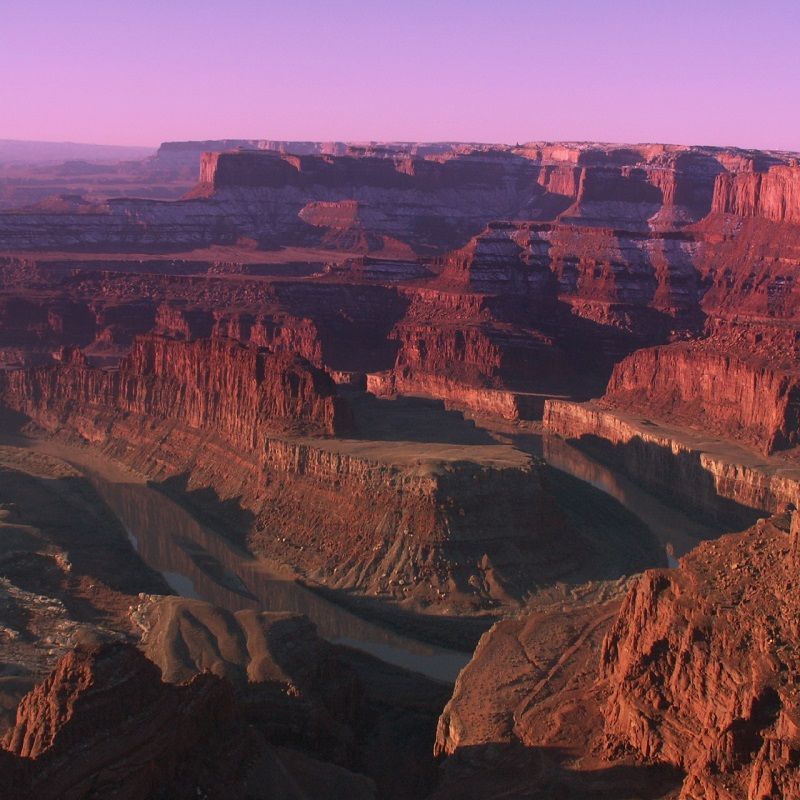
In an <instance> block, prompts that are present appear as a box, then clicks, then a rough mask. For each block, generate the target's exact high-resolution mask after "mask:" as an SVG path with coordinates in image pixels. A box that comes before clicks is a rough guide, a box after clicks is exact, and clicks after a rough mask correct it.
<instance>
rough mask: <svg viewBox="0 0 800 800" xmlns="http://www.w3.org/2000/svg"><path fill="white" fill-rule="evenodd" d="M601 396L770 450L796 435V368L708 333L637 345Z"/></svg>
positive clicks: (799, 401) (799, 397)
mask: <svg viewBox="0 0 800 800" xmlns="http://www.w3.org/2000/svg"><path fill="white" fill-rule="evenodd" d="M603 400H604V402H605V403H606V404H608V405H610V406H612V407H613V408H619V409H623V410H626V411H633V412H636V413H640V414H647V415H652V417H653V418H654V419H658V420H662V421H665V422H668V423H672V424H677V425H684V426H691V427H695V428H696V427H700V428H702V429H703V430H706V431H708V432H710V433H714V434H716V435H718V436H721V437H722V438H727V439H736V440H740V441H742V442H744V443H746V444H748V445H751V446H755V447H757V448H758V449H759V450H761V451H762V452H764V453H765V454H767V455H769V454H771V453H773V452H775V451H776V450H785V449H787V448H792V447H795V446H796V445H797V444H798V443H799V441H798V437H799V435H800V371H799V370H798V369H797V367H796V365H795V364H791V363H788V364H784V365H781V364H780V363H779V362H777V363H776V361H775V359H774V358H773V359H770V358H769V357H765V356H762V355H759V354H758V353H755V352H753V351H751V350H749V349H748V350H740V349H734V348H731V347H729V346H726V343H725V342H724V341H722V342H719V341H715V339H714V337H712V338H711V339H706V340H701V341H698V342H682V343H679V344H672V345H666V346H663V347H652V348H648V349H644V350H638V351H636V352H635V353H633V354H631V355H630V356H628V357H627V358H625V359H623V360H622V361H621V362H620V363H618V364H617V365H616V367H615V368H614V371H613V372H612V374H611V379H610V380H609V383H608V387H607V389H606V393H605V395H604V398H603Z"/></svg>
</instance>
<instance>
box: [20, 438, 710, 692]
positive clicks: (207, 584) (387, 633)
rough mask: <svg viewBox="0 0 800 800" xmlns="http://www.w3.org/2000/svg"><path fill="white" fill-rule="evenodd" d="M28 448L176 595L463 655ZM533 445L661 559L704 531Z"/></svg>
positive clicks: (148, 498)
mask: <svg viewBox="0 0 800 800" xmlns="http://www.w3.org/2000/svg"><path fill="white" fill-rule="evenodd" d="M34 446H36V447H37V449H42V450H44V451H47V452H50V453H51V454H52V455H57V456H59V457H61V458H64V459H65V460H67V461H69V462H70V463H72V464H73V465H74V466H75V467H77V468H79V469H80V470H81V471H82V472H83V473H84V474H85V475H86V477H87V478H88V479H89V480H90V481H91V483H92V485H93V486H94V487H95V489H96V490H97V492H98V493H99V494H100V495H101V496H102V497H103V499H104V500H105V502H106V503H107V504H108V506H109V507H110V508H111V509H112V511H113V512H114V513H115V514H116V516H117V517H118V518H119V520H120V521H121V523H122V525H123V526H124V527H125V530H126V531H127V533H128V536H129V538H130V540H131V542H132V544H133V545H134V547H135V548H136V550H137V551H138V553H139V554H140V555H141V556H142V558H143V559H144V561H145V562H146V563H147V564H148V565H150V566H151V567H152V568H154V569H156V570H158V571H159V572H161V573H162V575H163V576H164V577H165V579H166V580H167V582H168V583H169V584H170V586H171V587H172V588H173V589H174V591H175V592H176V593H178V594H181V595H183V596H186V597H195V598H201V599H203V600H207V601H209V602H212V603H215V604H216V605H219V606H221V607H223V608H226V609H229V610H232V611H236V610H238V609H243V608H260V609H264V610H269V611H292V612H297V613H301V614H305V615H306V616H308V617H309V619H311V620H312V621H313V622H314V624H315V625H316V626H317V629H318V631H319V633H320V635H321V636H323V637H324V638H326V639H328V640H329V641H332V642H335V643H341V644H346V645H349V646H351V647H354V648H357V649H360V650H362V651H365V652H367V653H370V654H371V655H373V656H375V657H377V658H380V659H382V660H384V661H386V662H389V663H391V664H395V665H397V666H401V667H405V668H408V669H412V670H414V671H416V672H420V673H422V674H424V675H426V676H428V677H430V678H433V679H435V680H439V681H443V682H448V683H450V682H453V681H454V680H455V678H456V676H457V675H458V673H459V671H460V670H461V668H462V667H463V666H464V665H465V664H466V663H467V662H468V661H469V658H470V654H469V653H465V652H458V651H455V650H448V649H446V648H441V647H435V646H432V645H430V644H426V643H423V642H420V641H417V640H415V639H412V638H409V637H406V636H402V635H400V634H398V633H396V632H394V631H392V630H390V629H388V628H386V627H383V626H382V625H380V624H376V623H373V622H369V621H367V620H365V619H363V618H361V617H359V616H357V615H355V614H353V613H351V612H349V611H348V610H347V609H345V608H343V607H341V606H339V605H337V604H335V603H332V602H329V601H327V600H326V599H324V598H322V597H320V596H319V595H318V594H316V593H315V592H313V591H310V590H309V589H307V588H305V587H304V586H302V585H301V584H299V583H297V582H296V581H294V580H293V579H292V578H291V576H289V575H283V574H281V573H280V571H278V570H276V569H274V568H270V567H269V566H267V565H266V564H265V562H263V561H262V560H260V559H256V558H253V557H252V556H250V555H249V554H247V553H245V552H243V551H241V550H239V549H237V548H236V547H235V546H234V545H233V544H232V543H230V542H229V541H228V540H227V539H225V538H224V537H222V536H220V535H219V534H217V533H215V532H214V531H212V530H210V529H209V528H207V527H206V526H204V525H203V524H201V523H200V522H199V521H198V520H197V519H195V518H194V517H193V516H192V514H191V513H189V512H188V511H187V510H186V509H184V508H183V507H182V506H181V505H179V504H178V503H176V502H175V501H173V500H172V499H170V498H169V497H167V496H166V495H164V494H163V493H162V492H160V491H158V490H157V489H154V488H151V487H150V486H148V485H147V484H146V483H144V482H142V481H141V480H139V479H137V478H134V477H132V475H131V474H130V473H128V472H127V471H126V470H124V469H122V468H121V467H119V466H118V465H117V464H114V463H113V462H110V461H109V460H107V459H104V458H103V457H101V456H98V455H97V454H96V453H94V452H92V451H90V450H88V449H84V448H78V447H69V446H65V445H60V444H55V443H53V442H49V443H46V442H39V443H38V444H37V445H34ZM538 447H539V448H540V455H541V456H542V457H544V458H545V460H546V461H547V462H548V463H549V464H550V465H551V466H552V467H554V468H555V469H558V470H561V471H563V472H566V473H568V474H570V475H572V476H574V477H576V478H579V479H580V480H582V481H585V482H586V483H588V484H591V485H592V486H594V487H595V488H598V489H600V490H602V491H603V492H605V493H607V494H609V495H611V496H612V497H614V498H615V499H616V500H617V501H619V502H620V503H621V504H623V505H624V506H625V507H626V508H628V510H630V511H631V512H632V513H634V514H635V515H636V516H638V517H639V518H640V519H641V520H642V521H643V522H644V523H645V524H647V525H648V527H650V529H651V531H652V532H653V534H654V535H655V536H656V537H657V538H658V539H659V540H660V541H661V542H662V544H663V546H664V548H665V551H666V553H667V558H668V561H669V562H670V564H673V565H674V564H675V563H676V558H677V557H679V556H680V555H682V554H683V553H685V552H686V551H688V550H689V549H691V548H692V547H693V546H694V545H695V544H696V543H697V541H699V540H700V539H702V538H705V537H707V536H709V535H712V532H711V531H710V530H709V529H708V528H705V527H703V526H701V525H699V524H698V523H696V522H694V521H692V520H691V519H690V518H689V517H687V516H685V515H683V514H681V513H680V512H678V511H676V510H674V509H671V508H669V507H667V506H666V505H664V504H663V503H661V502H660V501H658V500H657V499H656V498H654V497H652V496H650V495H648V494H647V493H646V492H644V491H642V490H641V489H639V488H637V487H636V486H635V485H633V484H632V483H631V482H630V481H628V480H626V479H625V478H624V477H622V476H620V475H618V474H616V473H615V472H614V471H613V470H611V469H609V468H607V467H604V466H602V465H601V464H599V463H598V462H596V461H594V460H593V459H591V458H590V457H588V456H586V455H584V454H583V453H581V452H580V451H578V450H576V449H575V448H574V447H572V446H570V445H568V444H567V443H565V442H563V441H562V440H560V439H556V438H552V437H542V438H541V439H540V440H539V443H538Z"/></svg>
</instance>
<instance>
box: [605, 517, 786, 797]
mask: <svg viewBox="0 0 800 800" xmlns="http://www.w3.org/2000/svg"><path fill="white" fill-rule="evenodd" d="M787 528H788V525H787V524H786V520H785V518H773V520H771V521H762V522H760V523H759V524H758V525H757V526H756V527H754V528H752V529H750V530H749V531H746V532H745V533H742V534H736V535H731V536H726V537H724V538H723V539H720V540H718V541H717V542H709V543H705V544H703V545H701V546H700V547H698V548H697V549H696V550H694V551H692V552H691V553H690V554H689V555H688V556H686V557H684V558H683V559H682V561H681V565H680V568H679V569H676V570H668V571H667V570H658V571H650V572H647V573H645V574H644V576H643V577H642V578H641V579H640V580H639V581H638V583H637V584H636V585H635V586H634V588H633V589H632V590H631V592H630V593H629V595H628V597H627V599H626V600H625V602H624V604H623V606H622V609H621V611H620V614H619V617H618V619H617V621H616V623H615V624H614V626H613V627H612V629H611V630H610V632H609V633H608V634H607V636H606V639H605V641H604V644H603V648H602V655H601V673H602V678H603V679H605V680H606V681H608V684H609V688H610V692H611V693H610V697H609V700H608V703H607V706H606V711H605V720H606V722H605V729H606V733H607V734H608V736H609V737H610V746H611V748H612V750H613V749H615V748H616V745H622V746H624V747H631V748H633V749H635V750H636V751H638V752H639V753H640V754H641V755H642V756H643V757H644V758H645V759H647V760H649V761H660V762H667V763H669V764H673V765H675V766H677V767H679V768H681V769H683V770H685V771H686V773H687V778H686V780H685V782H684V785H683V789H682V793H681V796H682V797H683V798H687V799H688V798H699V797H703V798H705V799H706V800H742V799H743V798H748V800H762V798H773V797H774V798H778V797H781V798H789V797H798V796H800V696H799V695H798V688H797V687H798V675H799V674H800V673H799V672H798V670H799V669H800V661H799V660H798V644H799V643H800V626H798V619H800V616H799V614H798V612H799V611H800V609H798V600H797V598H798V593H797V575H798V560H797V552H796V539H797V536H798V525H797V523H794V524H793V525H792V533H789V532H788V530H787Z"/></svg>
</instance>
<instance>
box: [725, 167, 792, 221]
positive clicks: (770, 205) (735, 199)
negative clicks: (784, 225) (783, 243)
mask: <svg viewBox="0 0 800 800" xmlns="http://www.w3.org/2000/svg"><path fill="white" fill-rule="evenodd" d="M712 211H714V212H717V213H722V214H734V215H736V216H739V217H762V218H764V219H768V220H772V221H773V222H791V223H795V224H798V223H800V167H798V166H797V165H796V164H794V165H792V166H778V167H771V168H770V169H769V170H768V171H767V172H739V173H735V174H731V173H724V174H721V175H719V176H718V177H717V180H716V183H715V185H714V199H713V203H712Z"/></svg>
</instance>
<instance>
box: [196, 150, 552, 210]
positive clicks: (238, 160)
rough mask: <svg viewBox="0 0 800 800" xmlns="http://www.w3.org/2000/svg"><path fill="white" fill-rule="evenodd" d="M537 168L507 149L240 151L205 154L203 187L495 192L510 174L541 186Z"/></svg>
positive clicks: (201, 176)
mask: <svg viewBox="0 0 800 800" xmlns="http://www.w3.org/2000/svg"><path fill="white" fill-rule="evenodd" d="M538 172H539V170H538V167H537V166H536V165H535V164H533V163H531V162H528V161H524V160H515V159H513V157H512V156H511V155H510V154H508V153H504V152H502V151H496V152H493V151H487V152H485V153H464V154H459V155H458V156H457V157H453V158H448V159H442V160H438V159H437V160H432V159H426V158H420V157H415V156H411V155H407V154H403V153H401V154H395V155H394V156H393V157H389V158H387V157H380V156H374V155H371V154H364V155H362V154H354V155H336V156H333V155H322V154H311V155H295V154H292V153H277V152H274V151H269V150H267V151H259V150H235V151H226V152H207V153H203V155H202V157H201V161H200V186H201V187H207V190H208V189H211V190H219V189H226V188H251V189H253V188H264V189H276V188H285V187H289V186H291V187H295V188H299V189H308V188H310V187H319V188H329V189H338V190H340V192H341V190H344V189H349V191H350V192H352V191H354V190H357V189H363V188H373V189H406V190H413V189H416V190H424V191H436V190H456V189H459V188H473V189H474V188H475V185H476V182H477V184H478V185H480V184H483V186H484V189H486V190H491V189H497V188H499V187H500V186H502V184H503V182H504V179H505V178H507V177H509V176H510V175H513V176H514V177H515V178H516V179H517V180H521V181H524V180H525V179H526V178H527V179H528V180H529V181H530V182H531V183H532V184H534V185H536V177H537V175H538ZM351 196H352V195H351ZM319 199H322V198H319ZM331 199H333V198H331ZM342 199H343V198H342Z"/></svg>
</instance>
